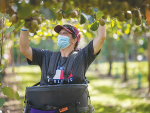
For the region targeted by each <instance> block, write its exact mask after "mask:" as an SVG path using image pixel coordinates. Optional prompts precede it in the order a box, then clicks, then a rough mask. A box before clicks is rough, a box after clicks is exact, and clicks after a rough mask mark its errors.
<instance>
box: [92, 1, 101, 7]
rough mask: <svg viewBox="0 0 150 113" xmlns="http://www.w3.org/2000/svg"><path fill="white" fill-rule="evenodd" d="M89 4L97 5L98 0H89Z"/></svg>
mask: <svg viewBox="0 0 150 113" xmlns="http://www.w3.org/2000/svg"><path fill="white" fill-rule="evenodd" d="M90 4H91V6H92V7H98V5H99V0H90Z"/></svg>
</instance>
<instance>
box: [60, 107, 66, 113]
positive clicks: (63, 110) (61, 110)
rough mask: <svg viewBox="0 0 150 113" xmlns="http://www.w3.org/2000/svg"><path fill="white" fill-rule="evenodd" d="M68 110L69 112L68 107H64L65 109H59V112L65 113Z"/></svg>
mask: <svg viewBox="0 0 150 113" xmlns="http://www.w3.org/2000/svg"><path fill="white" fill-rule="evenodd" d="M67 110H68V107H64V108H61V109H59V112H60V113H62V112H65V111H67Z"/></svg>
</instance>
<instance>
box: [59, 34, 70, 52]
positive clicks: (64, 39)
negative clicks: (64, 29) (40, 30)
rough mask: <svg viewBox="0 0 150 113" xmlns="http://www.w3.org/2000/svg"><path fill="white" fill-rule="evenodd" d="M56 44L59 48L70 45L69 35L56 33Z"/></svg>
mask: <svg viewBox="0 0 150 113" xmlns="http://www.w3.org/2000/svg"><path fill="white" fill-rule="evenodd" d="M57 45H58V46H59V48H60V49H65V48H66V47H68V46H69V45H70V43H69V37H68V36H63V35H58V38H57Z"/></svg>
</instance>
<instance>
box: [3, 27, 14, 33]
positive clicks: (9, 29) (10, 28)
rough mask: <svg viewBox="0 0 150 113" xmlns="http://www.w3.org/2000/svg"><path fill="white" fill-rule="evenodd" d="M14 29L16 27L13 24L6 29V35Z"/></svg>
mask: <svg viewBox="0 0 150 113" xmlns="http://www.w3.org/2000/svg"><path fill="white" fill-rule="evenodd" d="M14 29H15V26H11V27H9V28H7V29H6V30H5V31H4V35H6V34H8V33H10V32H12V31H13V30H14Z"/></svg>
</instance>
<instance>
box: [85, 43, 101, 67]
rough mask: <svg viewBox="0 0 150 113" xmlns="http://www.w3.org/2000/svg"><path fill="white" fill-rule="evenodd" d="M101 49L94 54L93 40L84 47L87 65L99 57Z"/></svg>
mask: <svg viewBox="0 0 150 113" xmlns="http://www.w3.org/2000/svg"><path fill="white" fill-rule="evenodd" d="M100 51H101V49H100V50H99V52H98V53H97V54H96V55H94V49H93V40H92V41H91V42H90V43H89V44H88V45H87V46H86V47H85V48H83V52H84V57H85V60H86V63H87V66H89V65H90V64H91V63H92V62H93V61H94V59H95V58H96V57H97V55H98V54H99V53H100Z"/></svg>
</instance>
